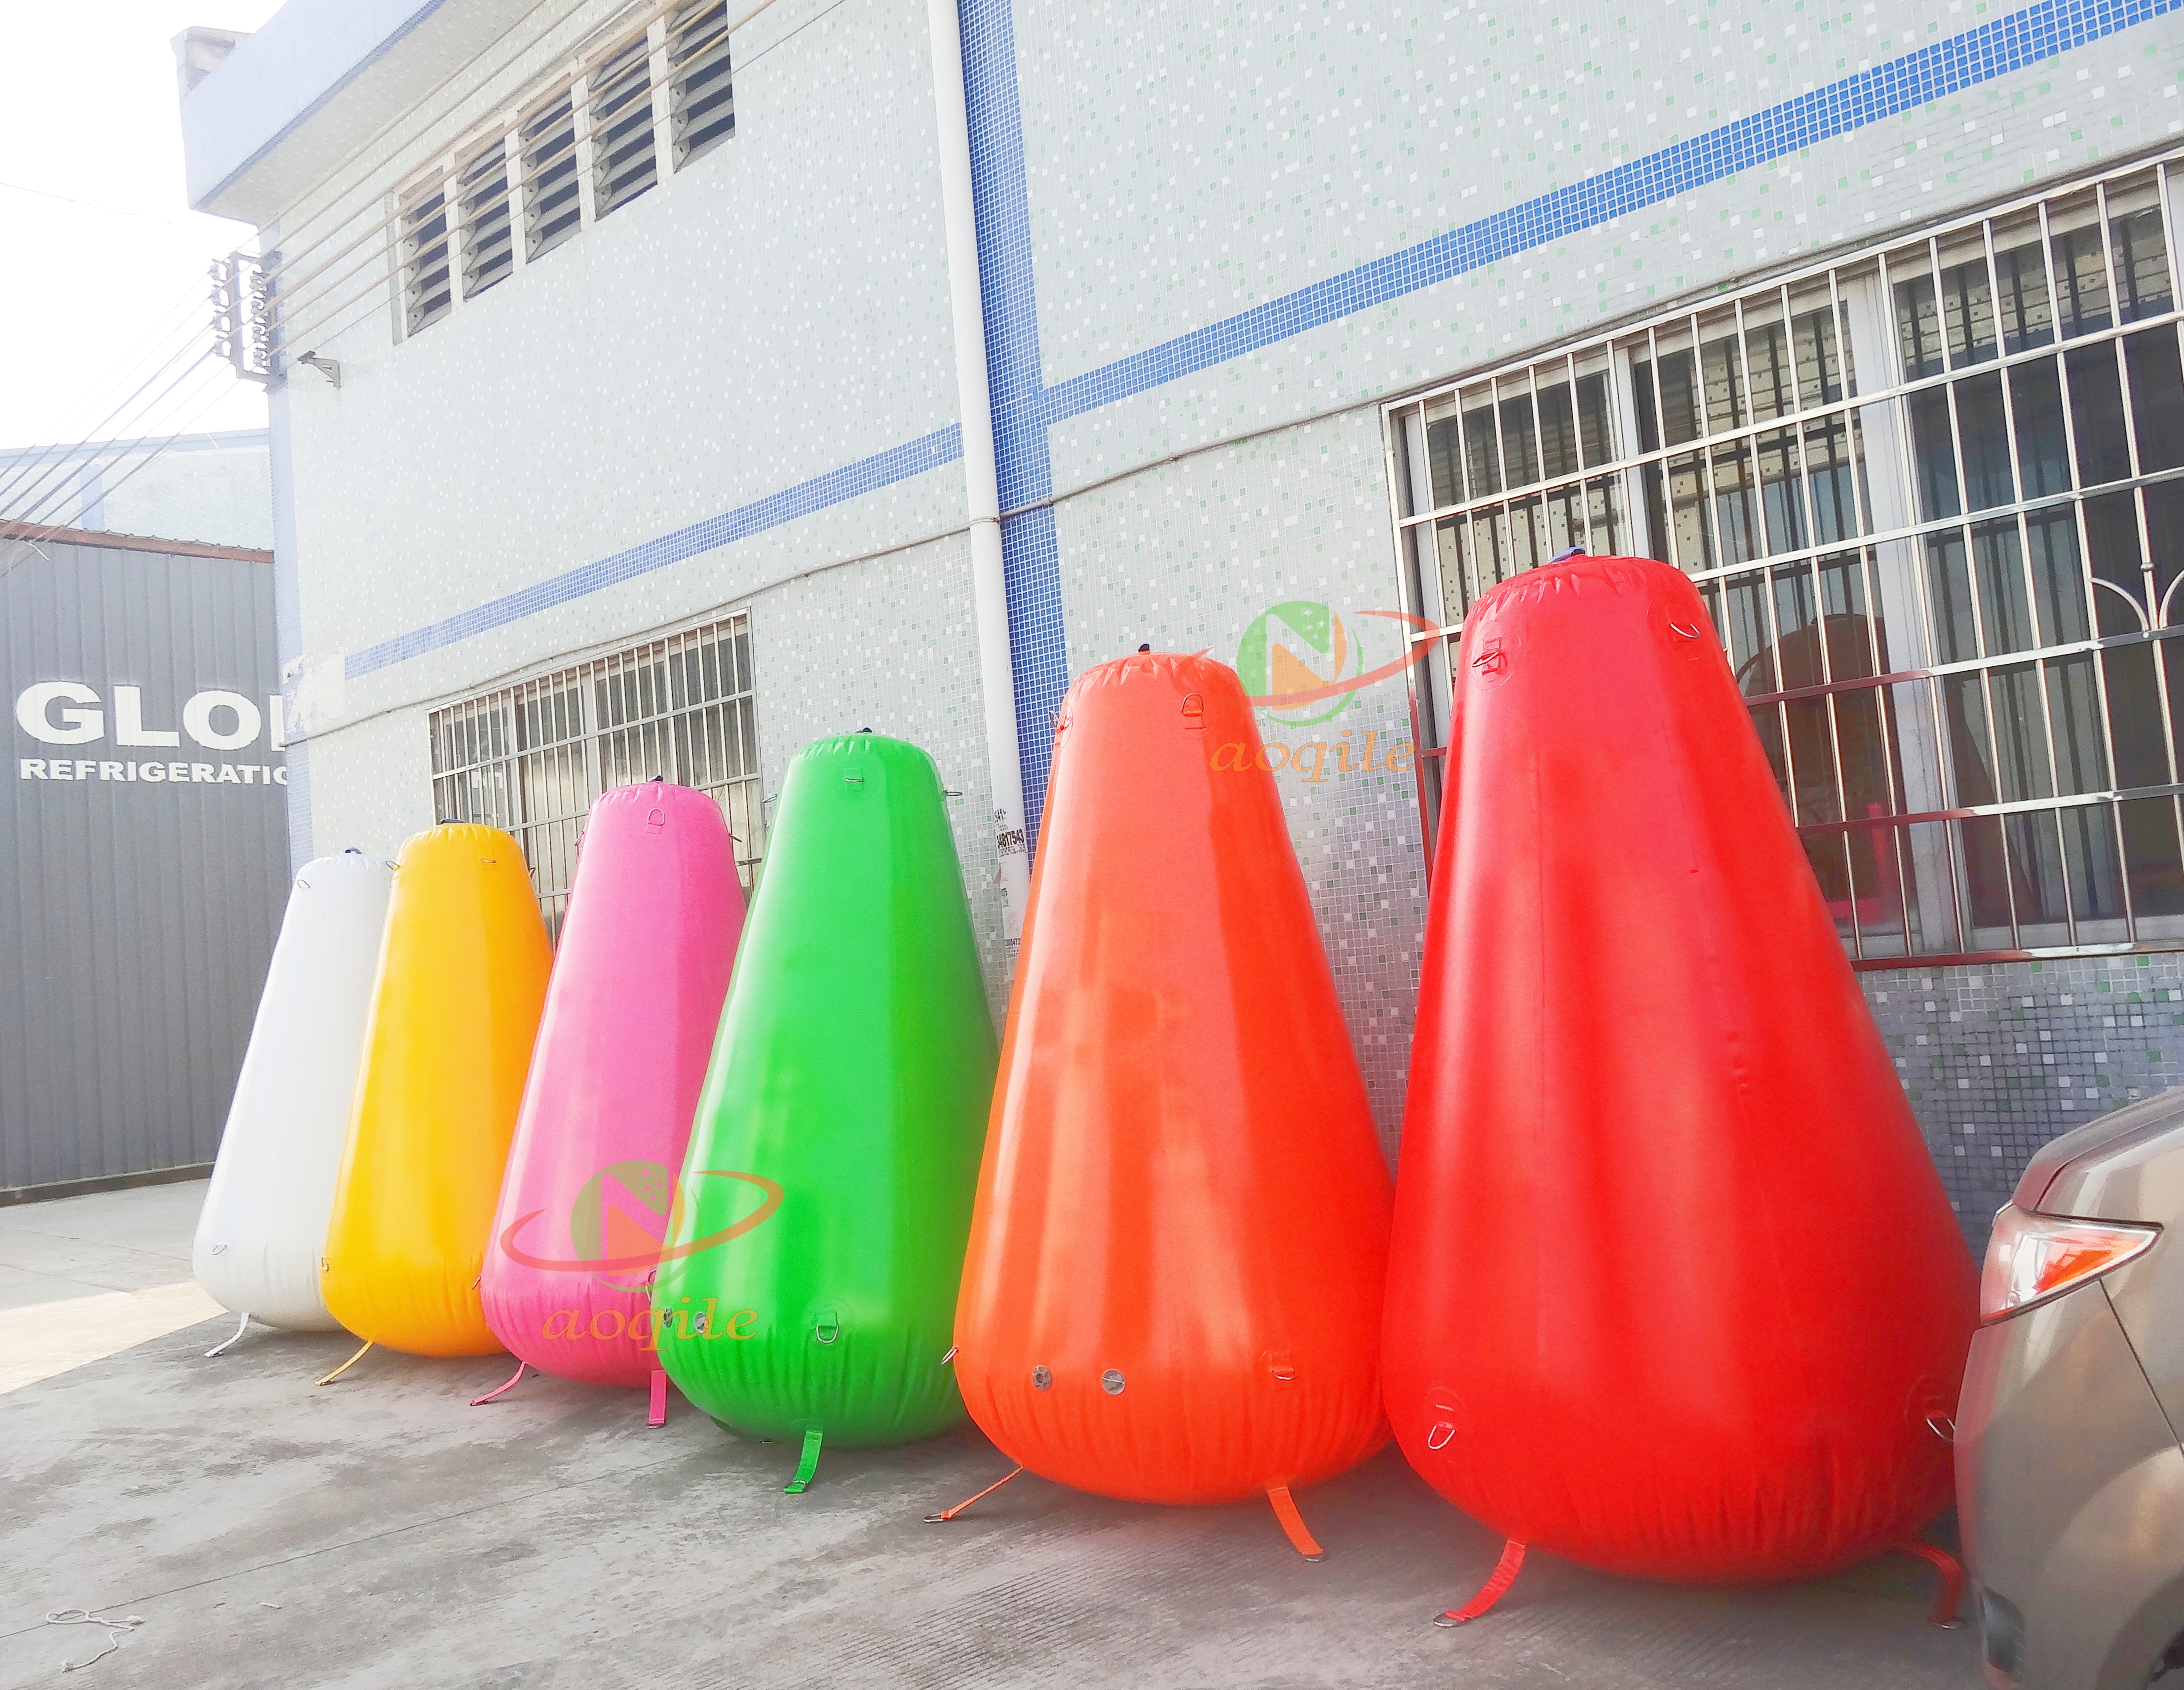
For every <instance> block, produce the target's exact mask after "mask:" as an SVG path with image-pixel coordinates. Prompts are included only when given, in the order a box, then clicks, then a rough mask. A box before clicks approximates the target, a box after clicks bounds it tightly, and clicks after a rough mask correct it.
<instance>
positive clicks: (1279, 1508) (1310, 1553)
mask: <svg viewBox="0 0 2184 1690" xmlns="http://www.w3.org/2000/svg"><path fill="white" fill-rule="evenodd" d="M1267 1500H1268V1502H1270V1503H1273V1505H1274V1518H1275V1519H1276V1520H1279V1521H1281V1523H1282V1530H1283V1531H1284V1532H1285V1533H1287V1534H1288V1537H1289V1540H1290V1548H1293V1549H1295V1551H1296V1552H1297V1553H1298V1554H1300V1555H1301V1556H1303V1557H1304V1558H1305V1559H1307V1561H1323V1560H1325V1559H1327V1551H1326V1550H1324V1549H1323V1548H1320V1547H1319V1540H1318V1538H1316V1537H1313V1536H1312V1533H1311V1531H1308V1530H1307V1528H1306V1525H1305V1523H1304V1516H1303V1515H1302V1514H1299V1513H1298V1512H1297V1505H1296V1498H1295V1497H1292V1496H1291V1495H1290V1487H1289V1486H1287V1485H1274V1486H1269V1487H1268V1491H1267Z"/></svg>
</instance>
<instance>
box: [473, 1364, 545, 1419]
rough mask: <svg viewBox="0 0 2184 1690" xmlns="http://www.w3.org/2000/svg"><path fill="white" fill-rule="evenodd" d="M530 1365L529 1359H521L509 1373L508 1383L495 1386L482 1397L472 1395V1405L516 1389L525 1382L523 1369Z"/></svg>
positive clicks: (488, 1401) (502, 1395)
mask: <svg viewBox="0 0 2184 1690" xmlns="http://www.w3.org/2000/svg"><path fill="white" fill-rule="evenodd" d="M530 1365H531V1364H530V1363H529V1362H527V1361H520V1362H518V1363H516V1364H515V1372H514V1373H512V1374H510V1375H509V1377H508V1383H507V1384H505V1385H499V1386H494V1387H493V1389H492V1390H490V1391H488V1392H486V1393H485V1395H484V1396H482V1397H471V1407H472V1408H476V1407H478V1406H479V1404H481V1403H490V1402H492V1401H493V1398H494V1397H504V1396H506V1395H507V1394H508V1393H509V1392H511V1391H513V1390H515V1387H516V1386H519V1385H521V1384H522V1383H523V1370H524V1369H526V1368H527V1367H529V1366H530Z"/></svg>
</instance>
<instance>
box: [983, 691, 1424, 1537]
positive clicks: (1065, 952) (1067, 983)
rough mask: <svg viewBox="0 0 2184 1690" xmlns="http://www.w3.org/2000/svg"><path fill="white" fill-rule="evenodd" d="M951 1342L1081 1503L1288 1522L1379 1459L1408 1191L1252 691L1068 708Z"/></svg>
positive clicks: (1078, 696) (1084, 700)
mask: <svg viewBox="0 0 2184 1690" xmlns="http://www.w3.org/2000/svg"><path fill="white" fill-rule="evenodd" d="M1042 838H1043V843H1042V845H1041V848H1040V851H1039V862H1038V866H1037V869H1036V871H1035V873H1034V878H1033V883H1032V897H1031V906H1030V910H1029V914H1028V920H1027V922H1026V924H1025V929H1024V937H1023V945H1022V956H1021V957H1020V959H1019V962H1018V965H1017V979H1016V987H1015V993H1014V997H1013V1001H1011V1004H1010V1007H1009V1021H1008V1030H1007V1035H1006V1040H1005V1041H1004V1044H1003V1047H1002V1051H1001V1072H1000V1083H999V1085H998V1087H997V1088H996V1090H995V1099H994V1111H993V1117H992V1120H991V1123H990V1124H989V1130H988V1134H987V1140H986V1152H985V1161H984V1165H983V1168H982V1170H981V1173H980V1176H979V1183H978V1205H977V1208H976V1209H975V1211H974V1213H973V1216H972V1224H971V1241H970V1249H969V1252H968V1258H967V1261H966V1263H965V1265H964V1270H963V1288H962V1295H961V1299H960V1301H959V1302H958V1303H957V1312H956V1342H957V1345H958V1346H959V1350H960V1353H959V1354H958V1356H957V1358H956V1378H957V1380H958V1382H959V1383H960V1384H961V1387H962V1391H963V1400H964V1403H966V1405H967V1407H968V1408H969V1409H970V1411H971V1414H972V1418H973V1419H976V1420H977V1421H978V1425H979V1426H980V1427H981V1428H982V1429H983V1431H985V1432H986V1434H987V1435H988V1436H989V1437H991V1438H992V1439H993V1440H994V1442H995V1443H996V1444H998V1445H1000V1447H1001V1448H1002V1449H1003V1450H1004V1451H1006V1453H1008V1454H1009V1456H1010V1457H1011V1459H1015V1460H1016V1461H1018V1462H1020V1463H1022V1464H1023V1465H1024V1466H1025V1467H1027V1468H1028V1469H1029V1470H1032V1471H1033V1472H1034V1473H1039V1474H1043V1475H1045V1476H1046V1477H1048V1478H1050V1479H1056V1480H1058V1481H1061V1482H1062V1483H1063V1484H1067V1485H1073V1486H1076V1487H1078V1489H1080V1490H1086V1491H1094V1492H1100V1493H1101V1494H1103V1495H1106V1496H1111V1497H1121V1498H1128V1499H1131V1500H1134V1501H1142V1502H1159V1503H1211V1502H1223V1501H1229V1500H1233V1499H1235V1498H1243V1497H1249V1496H1252V1495H1256V1494H1259V1493H1262V1492H1266V1493H1270V1494H1272V1495H1273V1501H1274V1504H1275V1508H1276V1509H1277V1512H1278V1513H1279V1514H1280V1516H1281V1518H1282V1521H1283V1524H1284V1526H1285V1527H1287V1528H1289V1529H1290V1534H1291V1537H1292V1541H1295V1542H1297V1543H1298V1547H1299V1548H1305V1549H1307V1553H1317V1551H1316V1549H1312V1548H1309V1547H1308V1546H1309V1545H1310V1538H1309V1537H1308V1536H1307V1535H1306V1534H1305V1533H1304V1530H1303V1527H1302V1525H1301V1523H1299V1522H1298V1521H1297V1520H1296V1518H1295V1509H1294V1507H1293V1505H1292V1503H1291V1499H1290V1496H1289V1494H1288V1490H1287V1487H1288V1486H1295V1485H1303V1484H1309V1483H1311V1482H1312V1481H1315V1480H1318V1479H1324V1478H1327V1477H1329V1476H1331V1475H1334V1474H1336V1473H1339V1472H1340V1471H1342V1470H1344V1469H1345V1468H1346V1467H1349V1466H1351V1464H1354V1463H1356V1462H1357V1461H1359V1460H1361V1459H1363V1458H1364V1457H1365V1456H1367V1455H1368V1454H1370V1453H1372V1452H1373V1450H1374V1449H1376V1448H1378V1447H1379V1446H1380V1445H1381V1444H1382V1443H1383V1442H1385V1440H1386V1437H1387V1429H1386V1425H1385V1421H1384V1420H1383V1419H1382V1416H1381V1411H1380V1401H1379V1308H1380V1296H1381V1290H1382V1278H1383V1271H1384V1268H1385V1260H1386V1249H1387V1227H1388V1210H1389V1202H1390V1191H1389V1181H1388V1174H1387V1168H1386V1164H1385V1162H1384V1161H1383V1160H1382V1157H1381V1154H1380V1151H1379V1145H1378V1143H1377V1141H1375V1139H1374V1136H1373V1123H1372V1118H1371V1115H1370V1113H1369V1112H1368V1107H1367V1104H1366V1098H1365V1087H1364V1083H1363V1081H1362V1079H1361V1078H1360V1077H1359V1074H1358V1071H1357V1059H1356V1057H1354V1056H1353V1054H1352V1053H1351V1046H1350V1038H1349V1034H1348V1031H1347V1029H1346V1027H1345V1026H1344V1023H1343V1019H1342V1012H1341V1008H1340V1005H1339V1004H1338V1002H1337V1001H1336V998H1335V995H1334V979H1333V976H1332V975H1331V973H1329V968H1328V966H1327V958H1326V954H1325V952H1324V951H1323V950H1322V949H1321V946H1320V941H1319V934H1318V929H1317V927H1316V925H1315V924H1314V922H1313V919H1312V904H1311V900H1310V898H1309V896H1308V895H1307V890H1306V888H1305V884H1304V877H1303V874H1302V873H1301V870H1300V869H1299V867H1298V866H1297V859H1296V851H1295V847H1294V846H1293V845H1291V844H1290V835H1289V829H1288V828H1287V827H1286V825H1285V824H1284V821H1283V817H1282V806H1281V800H1280V797H1279V795H1278V794H1277V792H1276V790H1275V788H1274V782H1273V777H1272V776H1271V775H1270V774H1268V772H1266V763H1265V760H1264V759H1263V757H1262V756H1261V755H1260V744H1259V736H1258V732H1257V729H1256V727H1255V725H1254V723H1253V721H1252V716H1251V705H1250V702H1249V701H1248V700H1246V699H1245V694H1244V689H1243V686H1242V684H1241V683H1240V681H1239V680H1238V679H1237V678H1236V674H1235V672H1234V670H1232V669H1229V668H1228V667H1225V666H1223V665H1222V664H1220V663H1217V662H1214V661H1211V660H1210V659H1206V658H1202V657H1178V656H1173V655H1167V654H1147V655H1138V656H1133V657H1128V658H1124V659H1123V660H1122V661H1119V662H1113V663H1106V664H1103V665H1101V666H1100V667H1098V668H1096V669H1093V670H1090V671H1089V672H1087V673H1085V674H1084V675H1083V676H1081V677H1080V678H1078V681H1077V682H1076V683H1075V684H1074V685H1073V687H1072V688H1071V689H1070V691H1069V695H1068V697H1067V699H1066V700H1064V702H1063V704H1062V707H1061V716H1060V718H1059V731H1058V735H1057V739H1056V750H1055V758H1054V774H1053V781H1052V785H1051V787H1050V791H1049V795H1048V799H1047V806H1046V822H1045V831H1044V834H1043V836H1042Z"/></svg>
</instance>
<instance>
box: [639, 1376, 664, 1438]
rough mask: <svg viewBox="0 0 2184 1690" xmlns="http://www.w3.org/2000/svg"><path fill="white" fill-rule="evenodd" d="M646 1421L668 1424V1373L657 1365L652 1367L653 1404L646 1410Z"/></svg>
mask: <svg viewBox="0 0 2184 1690" xmlns="http://www.w3.org/2000/svg"><path fill="white" fill-rule="evenodd" d="M644 1423H645V1425H649V1426H664V1425H666V1424H667V1375H666V1374H665V1373H663V1372H661V1371H660V1369H658V1368H656V1367H655V1369H652V1405H651V1407H650V1408H648V1409H647V1410H646V1412H645V1416H644Z"/></svg>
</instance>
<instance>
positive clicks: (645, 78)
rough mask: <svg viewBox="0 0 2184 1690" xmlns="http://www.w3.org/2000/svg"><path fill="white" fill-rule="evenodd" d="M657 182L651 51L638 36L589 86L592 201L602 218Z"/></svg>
mask: <svg viewBox="0 0 2184 1690" xmlns="http://www.w3.org/2000/svg"><path fill="white" fill-rule="evenodd" d="M659 180H660V165H659V155H658V153H657V152H656V150H655V148H654V146H653V141H652V59H651V49H650V47H649V45H648V44H647V43H646V42H645V41H644V39H643V37H642V36H640V37H638V39H637V40H635V41H633V42H631V43H630V44H629V45H628V46H627V47H624V48H623V49H622V50H621V52H620V53H616V54H615V56H614V57H613V58H612V59H609V60H608V61H607V62H606V63H605V64H603V65H601V66H600V67H599V75H597V76H596V77H594V78H593V82H592V200H593V204H594V205H595V206H596V207H597V208H598V215H599V216H601V217H604V216H605V215H607V213H608V212H610V211H612V210H614V209H616V207H618V206H623V205H627V204H629V202H630V201H631V200H632V199H635V198H637V197H638V195H639V194H641V193H643V192H644V191H645V190H646V189H647V188H649V187H651V186H652V185H653V184H654V183H655V182H656V181H659Z"/></svg>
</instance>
